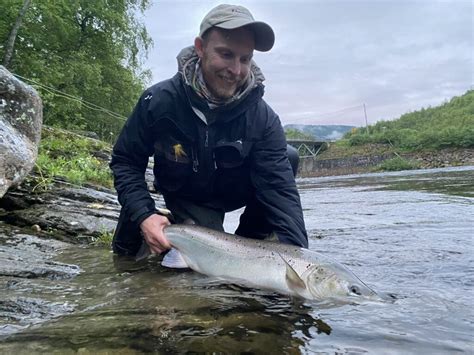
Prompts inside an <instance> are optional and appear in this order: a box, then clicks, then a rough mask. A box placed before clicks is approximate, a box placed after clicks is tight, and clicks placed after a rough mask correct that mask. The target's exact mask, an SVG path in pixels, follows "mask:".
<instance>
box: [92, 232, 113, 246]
mask: <svg viewBox="0 0 474 355" xmlns="http://www.w3.org/2000/svg"><path fill="white" fill-rule="evenodd" d="M113 239H114V233H113V232H111V231H107V230H103V231H101V232H100V234H99V235H98V236H97V237H94V238H92V243H91V244H92V245H95V246H98V247H107V248H110V247H111V246H112V240H113Z"/></svg>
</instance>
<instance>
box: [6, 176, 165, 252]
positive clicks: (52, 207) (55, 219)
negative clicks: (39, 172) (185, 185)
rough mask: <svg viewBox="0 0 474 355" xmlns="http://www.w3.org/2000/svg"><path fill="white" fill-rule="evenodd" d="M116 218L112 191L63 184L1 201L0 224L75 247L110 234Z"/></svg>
mask: <svg viewBox="0 0 474 355" xmlns="http://www.w3.org/2000/svg"><path fill="white" fill-rule="evenodd" d="M154 197H155V199H156V200H155V202H156V206H157V207H163V206H164V203H163V201H160V200H158V198H157V196H156V195H155V196H154ZM1 209H3V212H1ZM119 214H120V205H119V203H118V201H117V196H116V194H115V191H114V190H111V189H107V188H103V187H93V186H83V187H78V186H72V185H71V184H68V183H67V182H63V181H57V182H56V183H55V185H54V187H53V188H52V189H51V190H49V191H45V192H42V193H32V188H31V186H30V187H28V186H26V185H25V184H23V185H22V186H21V187H19V188H17V189H15V190H13V191H9V192H8V193H7V194H6V195H5V196H4V197H3V199H1V200H0V220H3V221H4V222H6V223H8V224H9V225H12V226H17V227H22V228H24V227H26V228H28V230H29V231H32V230H33V229H32V228H34V230H36V232H35V234H36V235H40V236H44V237H49V238H51V237H53V238H56V239H60V240H64V241H68V242H74V243H78V242H79V243H80V242H88V241H91V240H93V239H94V238H97V237H99V236H101V235H103V234H105V233H110V234H111V233H113V232H114V230H115V227H116V225H117V220H118V217H119ZM33 226H36V227H33Z"/></svg>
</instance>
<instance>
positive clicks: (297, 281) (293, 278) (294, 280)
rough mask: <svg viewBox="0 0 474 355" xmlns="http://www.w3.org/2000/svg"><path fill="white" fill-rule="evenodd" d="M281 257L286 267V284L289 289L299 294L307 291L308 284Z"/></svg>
mask: <svg viewBox="0 0 474 355" xmlns="http://www.w3.org/2000/svg"><path fill="white" fill-rule="evenodd" d="M279 255H280V258H281V260H283V262H284V263H285V265H286V277H285V278H286V283H287V285H288V287H289V288H290V289H292V290H295V291H297V293H301V292H302V291H306V284H305V283H304V281H303V280H302V279H301V277H300V276H299V275H298V273H297V272H296V271H295V269H293V268H292V267H291V265H290V264H289V263H288V262H287V261H286V260H285V258H283V256H281V254H279Z"/></svg>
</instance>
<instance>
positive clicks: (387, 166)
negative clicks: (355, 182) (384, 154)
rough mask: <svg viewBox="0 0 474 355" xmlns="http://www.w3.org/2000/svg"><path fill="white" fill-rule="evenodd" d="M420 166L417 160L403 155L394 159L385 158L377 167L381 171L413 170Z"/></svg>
mask: <svg viewBox="0 0 474 355" xmlns="http://www.w3.org/2000/svg"><path fill="white" fill-rule="evenodd" d="M418 168H419V166H418V164H417V163H416V162H413V161H410V160H407V159H404V158H402V157H396V158H393V159H388V160H384V161H383V162H382V164H380V165H379V166H378V168H377V170H379V171H400V170H413V169H418Z"/></svg>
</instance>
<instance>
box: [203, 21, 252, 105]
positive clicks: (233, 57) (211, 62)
mask: <svg viewBox="0 0 474 355" xmlns="http://www.w3.org/2000/svg"><path fill="white" fill-rule="evenodd" d="M210 31H211V32H210V33H209V34H208V36H207V38H206V40H205V41H204V40H203V39H202V38H200V37H198V38H196V40H195V41H194V45H195V48H196V53H197V54H198V56H199V58H201V68H202V74H203V77H204V80H205V82H206V85H207V87H208V89H209V90H210V91H211V93H212V94H213V95H214V96H215V97H216V98H219V99H228V98H230V97H232V96H233V95H234V93H235V92H236V91H237V89H238V88H239V87H240V86H242V84H243V83H244V82H245V80H246V79H247V76H248V74H249V71H250V62H251V60H252V56H253V50H254V48H255V41H254V37H253V33H252V31H251V30H249V29H246V28H238V29H235V30H222V29H215V28H214V29H211V30H210Z"/></svg>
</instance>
